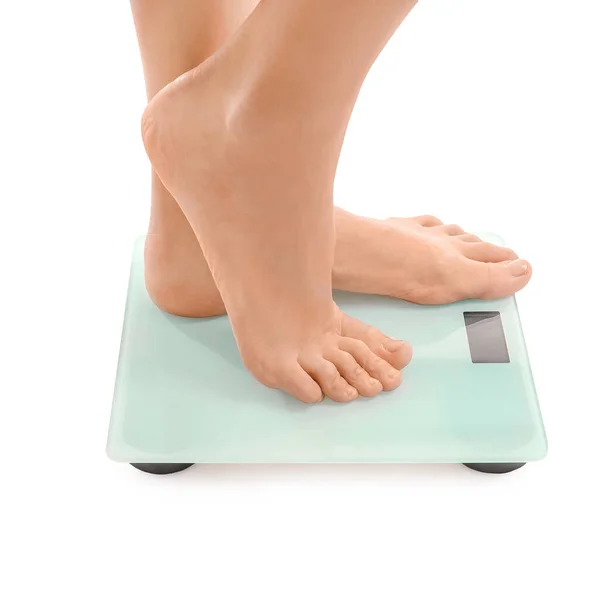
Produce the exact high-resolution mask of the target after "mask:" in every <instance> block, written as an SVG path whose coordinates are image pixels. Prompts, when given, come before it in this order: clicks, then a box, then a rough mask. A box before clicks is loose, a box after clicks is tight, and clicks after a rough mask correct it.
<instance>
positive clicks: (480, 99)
mask: <svg viewBox="0 0 600 600" xmlns="http://www.w3.org/2000/svg"><path fill="white" fill-rule="evenodd" d="M148 1H152V0H148ZM154 1H156V0H154ZM163 1H168V0H163ZM199 1H202V0H199ZM224 1H225V0H224ZM599 23H600V12H599V8H598V3H597V2H596V1H595V0H589V1H584V0H569V1H568V2H565V1H561V2H559V1H554V0H505V1H504V2H492V1H488V0H452V1H450V0H422V2H421V4H420V5H419V6H418V7H417V8H416V10H415V11H414V13H413V14H412V15H411V16H410V17H409V19H408V20H407V21H406V22H405V24H404V25H403V26H402V27H401V28H400V30H399V32H398V34H397V35H396V36H395V38H394V39H393V40H392V41H391V43H390V44H389V46H388V47H387V49H386V50H385V51H384V53H383V55H382V56H381V58H380V60H379V61H378V62H377V63H376V65H375V67H374V68H373V71H372V73H371V75H370V76H369V78H368V80H367V82H366V84H365V86H364V90H363V94H362V96H361V98H360V100H359V103H358V106H357V108H356V112H355V115H354V117H353V121H352V123H351V126H350V130H349V133H348V137H347V144H346V146H345V149H344V152H343V156H342V161H341V165H340V171H339V178H338V182H337V202H338V204H340V205H342V206H344V207H346V208H348V209H350V210H355V211H358V212H363V213H365V214H370V215H372V216H387V215H398V216H402V215H415V214H422V213H433V214H435V215H438V216H440V217H441V218H442V219H444V220H445V221H447V222H457V223H459V224H461V225H462V226H463V227H464V228H465V229H468V230H475V231H482V230H483V231H485V230H489V231H496V232H498V233H500V234H502V235H503V236H504V237H505V239H506V240H507V241H508V242H509V243H510V244H511V245H512V246H513V247H514V248H515V249H516V250H517V251H518V252H519V253H520V254H521V256H523V257H526V258H527V259H529V260H530V261H531V263H532V264H533V267H534V277H533V280H532V282H531V284H530V285H529V287H528V288H527V289H526V290H525V291H523V292H522V293H521V294H519V304H520V308H521V316H522V320H523V326H524V329H525V334H526V338H527V340H528V344H529V349H530V355H531V361H532V366H533V371H534V375H535V378H536V382H537V387H538V392H539V397H540V401H541V405H542V410H543V414H544V417H545V421H546V427H547V432H548V437H549V442H550V451H549V455H548V458H547V459H546V460H544V461H542V462H540V463H536V464H531V465H528V466H527V467H525V468H523V469H521V470H519V471H517V472H515V473H513V474H510V475H506V476H498V477H494V476H486V475H482V474H479V473H475V472H472V471H469V470H467V469H465V468H464V467H461V466H448V465H447V466H435V465H429V466H416V465H404V466H402V465H399V466H344V467H340V466H322V467H308V466H294V467H282V466H277V467H275V466H273V467H271V466H255V467H251V466H245V467H242V466H227V467H225V466H203V467H196V468H194V469H190V470H188V471H186V472H184V473H182V474H180V475H174V476H171V477H164V478H155V477H151V476H148V475H145V474H142V473H140V472H137V471H135V470H134V469H132V468H131V467H128V466H126V465H118V464H114V463H112V462H110V461H109V460H108V459H107V458H106V457H105V455H104V445H105V437H106V431H107V426H108V418H109V412H110V405H111V397H112V387H113V382H114V375H115V368H116V361H117V353H118V348H119V341H120V333H121V332H120V328H121V322H122V314H123V308H124V301H125V293H126V285H127V275H128V262H129V257H130V252H131V246H132V242H133V239H134V238H135V236H136V235H138V234H140V233H142V232H143V231H144V228H145V226H146V222H147V218H148V199H149V167H148V164H147V161H146V157H145V154H144V152H143V148H142V145H141V142H140V138H139V117H140V114H141V111H142V110H143V107H144V100H145V96H144V90H143V80H142V74H141V66H140V61H139V57H138V52H137V46H136V39H135V34H134V30H133V26H132V22H131V18H130V14H129V6H128V3H127V2H126V1H125V0H121V1H117V0H112V1H108V0H107V1H104V2H83V1H70V2H68V1H65V0H54V1H52V2H46V1H44V2H42V1H38V2H35V1H28V2H9V1H8V0H6V1H4V0H3V1H2V3H1V4H0V67H1V68H0V77H1V79H0V261H1V273H2V279H1V280H0V281H1V283H0V285H1V287H2V293H1V296H0V302H1V313H0V314H1V319H2V325H1V329H0V344H1V353H2V361H1V363H0V365H1V366H0V369H1V376H0V391H1V395H0V401H1V403H2V404H1V407H2V412H1V423H0V426H1V434H0V445H1V449H2V459H3V464H2V467H3V472H2V474H1V475H0V482H1V483H0V485H1V486H2V490H3V491H2V494H1V495H0V503H1V505H2V510H1V511H0V522H1V529H0V546H1V549H2V571H3V574H2V576H1V577H0V597H2V598H6V599H7V600H18V599H21V598H46V597H51V598H54V597H57V598H64V599H72V598H73V599H75V598H77V599H80V598H93V599H95V598H103V599H104V598H112V599H115V600H121V599H129V598H143V599H155V598H156V599H158V598H161V599H162V598H173V599H187V598H207V599H211V600H212V599H221V598H226V599H229V598H241V597H248V596H260V597H262V598H269V599H270V598H351V599H352V598H373V599H380V598H386V599H387V598H407V599H410V600H418V599H427V600H429V599H434V598H436V599H437V598H440V597H451V598H454V597H456V598H461V599H471V598H473V599H478V600H479V599H481V598H486V599H495V598H503V599H505V598H512V599H514V598H516V599H521V598H523V599H525V598H542V597H545V596H548V595H551V596H553V595H556V596H557V597H561V598H577V599H578V600H585V599H588V598H598V597H600V589H599V584H598V579H597V577H594V576H593V575H592V569H597V567H598V562H599V560H598V559H599V553H598V538H599V536H600V527H599V517H598V510H599V506H600V502H599V500H600V498H599V495H598V491H597V490H598V488H597V487H594V486H595V485H596V484H597V481H598V468H599V465H600V460H599V459H600V452H599V449H598V448H599V442H598V436H597V432H598V431H599V427H600V423H599V419H600V411H599V409H598V405H599V403H600V391H599V387H600V384H599V376H598V371H599V369H598V363H599V359H600V351H599V350H598V348H599V335H600V331H599V329H600V328H599V319H600V317H599V314H600V306H599V295H598V276H599V275H600V270H599V268H598V261H599V260H600V256H599V253H598V237H599V236H598V227H599V224H598V221H599V217H600V211H599V209H598V202H599V201H600V172H599V167H600V119H599V115H600V93H599V76H600V67H599V63H600V42H599V40H600V36H599V34H598V27H599Z"/></svg>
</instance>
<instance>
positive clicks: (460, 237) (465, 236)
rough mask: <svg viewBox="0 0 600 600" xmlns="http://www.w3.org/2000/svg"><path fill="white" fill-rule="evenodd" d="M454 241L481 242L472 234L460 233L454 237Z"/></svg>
mask: <svg viewBox="0 0 600 600" xmlns="http://www.w3.org/2000/svg"><path fill="white" fill-rule="evenodd" d="M456 239H458V240H462V241H463V242H481V238H480V237H477V236H476V235H475V234H473V233H461V234H460V235H457V236H456Z"/></svg>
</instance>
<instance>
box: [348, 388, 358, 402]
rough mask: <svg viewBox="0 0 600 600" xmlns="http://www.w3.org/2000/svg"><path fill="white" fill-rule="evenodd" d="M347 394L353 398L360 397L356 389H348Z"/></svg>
mask: <svg viewBox="0 0 600 600" xmlns="http://www.w3.org/2000/svg"><path fill="white" fill-rule="evenodd" d="M347 396H348V398H350V399H351V400H353V399H354V398H358V392H357V391H356V390H355V389H351V390H348V392H347Z"/></svg>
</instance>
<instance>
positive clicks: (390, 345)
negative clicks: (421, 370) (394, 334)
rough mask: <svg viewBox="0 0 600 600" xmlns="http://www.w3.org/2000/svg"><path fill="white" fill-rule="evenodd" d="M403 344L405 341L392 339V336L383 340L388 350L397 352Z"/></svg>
mask: <svg viewBox="0 0 600 600" xmlns="http://www.w3.org/2000/svg"><path fill="white" fill-rule="evenodd" d="M403 345H404V342H403V341H402V340H392V339H391V338H389V339H387V340H383V347H384V348H385V349H386V350H387V351H388V352H396V351H397V350H400V348H402V346H403Z"/></svg>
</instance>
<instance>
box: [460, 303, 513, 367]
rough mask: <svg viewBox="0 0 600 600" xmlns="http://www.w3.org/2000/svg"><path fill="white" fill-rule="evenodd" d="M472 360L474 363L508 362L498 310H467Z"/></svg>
mask: <svg viewBox="0 0 600 600" xmlns="http://www.w3.org/2000/svg"><path fill="white" fill-rule="evenodd" d="M463 315H464V317H465V326H466V328H467V338H468V340H469V349H470V350H471V360H472V361H473V362H474V363H508V362H510V357H509V356H508V347H507V346H506V338H505V337H504V328H503V327H502V318H501V317H500V313H499V312H498V311H497V310H489V311H478V312H465V313H463Z"/></svg>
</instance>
